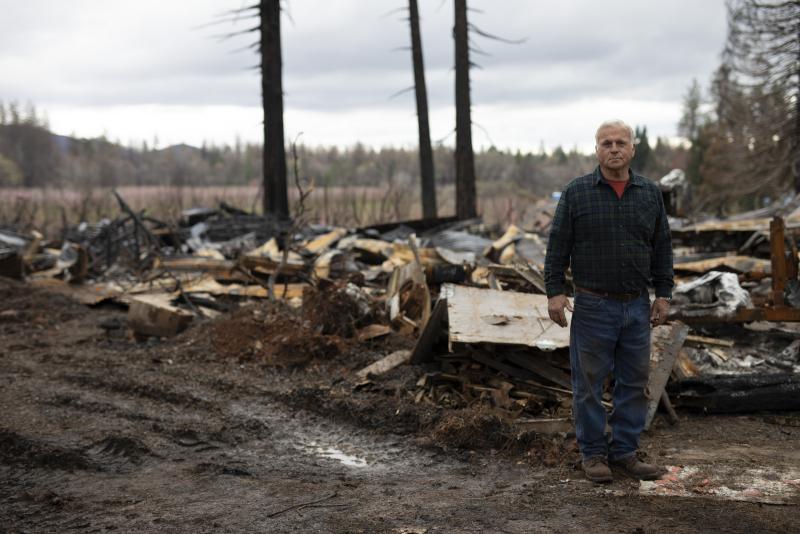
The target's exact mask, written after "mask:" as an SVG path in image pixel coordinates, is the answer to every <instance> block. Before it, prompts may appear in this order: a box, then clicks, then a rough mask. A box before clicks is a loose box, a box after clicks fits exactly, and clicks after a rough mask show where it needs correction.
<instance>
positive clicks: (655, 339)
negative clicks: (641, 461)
mask: <svg viewBox="0 0 800 534" xmlns="http://www.w3.org/2000/svg"><path fill="white" fill-rule="evenodd" d="M688 333H689V327H688V326H687V325H685V324H683V323H681V322H678V321H676V322H674V323H670V324H665V325H661V326H657V327H655V328H653V331H652V333H651V335H650V378H649V380H648V381H647V387H646V388H645V391H646V393H647V397H648V399H649V401H648V403H647V418H646V419H645V426H644V428H645V430H647V429H649V428H650V424H651V423H652V422H653V418H654V417H655V415H656V410H657V409H658V403H659V402H660V401H661V394H662V393H663V391H664V387H665V386H666V385H667V380H669V375H670V373H672V368H673V367H674V366H675V359H676V358H677V356H678V352H679V351H680V350H681V347H682V346H683V342H684V341H685V340H686V335H687V334H688Z"/></svg>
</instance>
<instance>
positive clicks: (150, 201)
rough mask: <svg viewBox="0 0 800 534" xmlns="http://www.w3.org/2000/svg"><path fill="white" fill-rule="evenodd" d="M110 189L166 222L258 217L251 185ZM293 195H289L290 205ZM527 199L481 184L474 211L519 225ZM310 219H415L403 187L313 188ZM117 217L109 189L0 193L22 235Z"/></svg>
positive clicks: (443, 211)
mask: <svg viewBox="0 0 800 534" xmlns="http://www.w3.org/2000/svg"><path fill="white" fill-rule="evenodd" d="M117 191H118V192H119V193H120V195H122V197H123V198H124V199H125V200H126V201H127V202H128V204H129V205H130V206H131V207H132V208H133V209H134V210H137V211H140V212H141V211H143V212H145V213H146V214H147V215H149V216H151V217H154V218H156V219H160V220H163V221H166V222H170V223H174V222H175V221H177V220H178V218H179V217H180V214H181V212H182V211H183V210H185V209H188V208H193V207H215V206H218V205H219V203H220V202H223V201H224V202H226V203H228V204H230V205H232V206H235V207H237V208H240V209H243V210H246V211H253V212H256V213H260V212H261V191H260V189H259V188H258V187H256V186H206V187H166V186H163V187H162V186H122V187H119V188H117ZM454 196H455V192H454V188H453V187H452V186H445V187H442V188H439V190H438V191H437V200H438V213H439V216H441V217H446V216H450V215H453V213H454V212H455V202H454V200H453V199H454ZM296 198H297V192H296V190H294V189H293V190H291V191H290V204H292V205H293V204H294V202H295V201H296ZM534 200H535V199H534V198H533V197H532V196H531V195H529V194H525V192H520V191H511V190H508V189H496V188H493V187H483V188H481V190H480V193H479V201H478V211H479V213H481V214H482V215H483V217H484V220H485V221H486V222H487V223H489V224H495V223H497V224H500V225H506V224H509V223H515V224H520V222H521V221H523V220H524V218H525V215H526V213H527V212H528V210H529V209H530V207H531V206H532V205H533V201H534ZM305 212H306V214H307V216H308V217H307V218H308V219H309V220H310V221H312V222H318V223H323V224H331V225H338V226H346V227H358V226H367V225H371V224H377V223H384V222H392V221H402V220H410V219H418V218H420V217H421V216H422V213H421V207H420V201H419V192H418V189H417V188H412V187H407V188H401V187H325V188H316V189H314V190H313V191H312V192H311V195H310V196H309V197H308V199H307V201H306V211H305ZM119 215H120V210H119V207H118V205H117V202H116V200H115V199H114V197H113V195H112V194H111V189H109V188H95V189H87V190H77V189H55V188H52V189H23V188H7V189H0V225H12V226H14V227H17V228H19V229H22V230H30V229H36V230H39V231H41V232H43V233H45V234H46V235H48V236H58V235H60V234H61V232H62V230H63V228H64V227H65V226H71V225H75V224H78V223H80V222H83V221H87V222H96V221H99V220H102V219H103V218H110V219H113V218H115V217H117V216H119Z"/></svg>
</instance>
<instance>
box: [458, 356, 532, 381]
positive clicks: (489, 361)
mask: <svg viewBox="0 0 800 534" xmlns="http://www.w3.org/2000/svg"><path fill="white" fill-rule="evenodd" d="M472 359H473V360H475V361H477V362H480V363H482V364H483V365H485V366H487V367H491V368H492V369H494V370H496V371H500V372H501V373H505V374H507V375H508V376H509V377H511V378H516V379H519V380H528V379H531V378H534V377H533V376H532V375H531V373H530V371H528V370H526V369H521V368H519V367H515V366H512V365H508V364H505V363H502V362H498V361H497V360H495V359H494V358H490V357H489V356H486V355H485V354H481V353H480V352H473V353H472Z"/></svg>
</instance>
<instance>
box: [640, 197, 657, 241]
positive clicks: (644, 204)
mask: <svg viewBox="0 0 800 534" xmlns="http://www.w3.org/2000/svg"><path fill="white" fill-rule="evenodd" d="M658 210H659V208H658V204H656V202H655V201H654V200H651V199H645V200H642V201H641V202H640V203H639V204H638V205H637V206H636V208H635V209H634V213H635V220H636V223H637V225H638V227H639V229H640V230H641V231H642V233H643V237H644V238H646V239H647V240H648V241H649V240H650V238H651V237H652V236H653V233H654V232H655V229H656V221H657V220H658V215H659V213H658Z"/></svg>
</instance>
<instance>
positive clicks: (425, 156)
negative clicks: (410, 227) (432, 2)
mask: <svg viewBox="0 0 800 534" xmlns="http://www.w3.org/2000/svg"><path fill="white" fill-rule="evenodd" d="M408 12H409V24H410V26H411V60H412V62H413V64H414V92H415V95H416V99H417V124H418V127H419V171H420V180H421V189H422V218H423V219H435V218H436V179H435V177H434V174H433V150H432V148H431V129H430V124H429V121H428V91H427V89H426V86H425V68H424V64H423V61H422V37H421V36H420V31H419V10H418V9H417V0H408Z"/></svg>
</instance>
